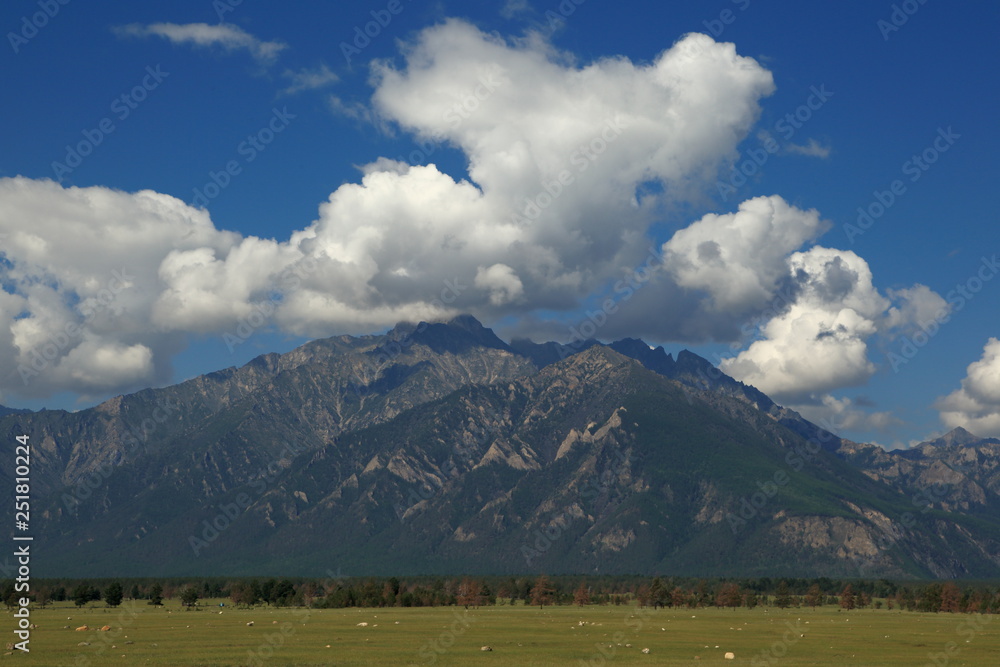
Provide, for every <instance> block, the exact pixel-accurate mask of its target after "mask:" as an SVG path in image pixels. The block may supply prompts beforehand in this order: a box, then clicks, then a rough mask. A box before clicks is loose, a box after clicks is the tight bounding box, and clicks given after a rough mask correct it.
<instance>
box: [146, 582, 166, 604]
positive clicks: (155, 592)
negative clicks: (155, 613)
mask: <svg viewBox="0 0 1000 667" xmlns="http://www.w3.org/2000/svg"><path fill="white" fill-rule="evenodd" d="M146 604H151V605H153V606H155V607H162V606H163V586H162V585H161V584H158V583H157V584H153V587H152V588H150V589H149V602H147V603H146Z"/></svg>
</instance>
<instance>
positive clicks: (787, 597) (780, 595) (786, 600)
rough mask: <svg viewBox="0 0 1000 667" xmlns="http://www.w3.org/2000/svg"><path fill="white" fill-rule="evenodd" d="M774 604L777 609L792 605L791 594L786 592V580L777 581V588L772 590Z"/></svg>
mask: <svg viewBox="0 0 1000 667" xmlns="http://www.w3.org/2000/svg"><path fill="white" fill-rule="evenodd" d="M774 606H775V607H777V608H778V609H786V608H788V607H791V606H792V596H791V594H790V593H789V592H788V582H787V581H785V580H784V579H782V580H781V581H779V582H778V588H777V590H775V592H774Z"/></svg>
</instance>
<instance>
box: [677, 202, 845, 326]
mask: <svg viewBox="0 0 1000 667" xmlns="http://www.w3.org/2000/svg"><path fill="white" fill-rule="evenodd" d="M828 227H829V225H828V224H827V223H824V222H823V221H821V220H820V218H819V213H818V212H816V211H814V210H813V211H802V210H800V209H798V208H795V207H794V206H790V205H788V204H787V203H786V202H785V201H784V200H783V199H782V198H781V197H777V196H772V197H758V198H756V199H751V200H749V201H745V202H743V203H742V204H740V207H739V210H738V211H737V212H735V213H728V214H724V215H715V214H709V215H706V216H704V217H703V218H702V219H701V220H698V221H697V222H695V223H694V224H692V225H690V226H689V227H687V228H686V229H682V230H680V231H678V232H677V233H675V234H674V236H673V238H671V239H670V240H669V241H668V242H667V243H666V244H664V246H663V251H664V255H665V263H666V265H667V266H668V267H669V271H670V272H671V273H672V274H673V276H674V278H675V280H676V282H677V284H678V285H680V286H682V287H687V288H691V289H696V290H702V291H704V292H705V293H706V294H707V295H708V297H709V303H708V304H706V305H707V306H708V307H709V308H711V309H713V310H716V311H725V312H729V313H734V314H736V315H739V314H744V313H750V312H760V311H761V310H762V309H763V308H764V307H766V306H767V305H768V303H769V302H770V301H771V300H773V299H774V296H775V294H776V293H777V292H778V291H779V290H780V289H781V288H782V287H787V286H788V283H789V280H790V275H789V270H788V256H789V255H790V254H791V253H792V252H794V251H796V250H798V249H799V248H801V247H802V246H803V244H805V243H806V242H807V241H813V240H815V239H816V237H818V236H819V235H820V234H822V233H823V232H825V231H826V230H827V229H828Z"/></svg>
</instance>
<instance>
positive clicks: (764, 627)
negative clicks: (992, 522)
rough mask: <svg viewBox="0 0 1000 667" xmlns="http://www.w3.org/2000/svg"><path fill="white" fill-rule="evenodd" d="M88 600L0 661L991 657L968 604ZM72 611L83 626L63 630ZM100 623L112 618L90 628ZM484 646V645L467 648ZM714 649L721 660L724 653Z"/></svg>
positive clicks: (981, 661)
mask: <svg viewBox="0 0 1000 667" xmlns="http://www.w3.org/2000/svg"><path fill="white" fill-rule="evenodd" d="M92 604H94V605H95V606H91V607H87V608H84V609H77V608H76V607H74V606H72V605H67V604H66V603H61V604H59V605H54V606H50V607H48V608H47V609H38V610H34V611H33V612H32V618H31V620H32V622H34V623H35V624H37V625H38V627H37V628H36V629H34V630H32V631H31V632H32V634H31V642H30V644H29V646H30V649H31V652H30V653H29V654H24V653H22V652H20V651H14V652H13V653H12V654H11V653H10V652H9V649H8V650H7V651H4V655H3V656H2V658H0V660H2V662H0V665H3V664H17V665H74V666H81V667H82V666H84V665H95V666H103V665H174V666H177V665H257V664H263V665H274V666H279V665H461V666H463V667H465V666H468V665H491V666H496V665H517V666H524V667H531V666H536V665H537V666H541V665H573V666H582V665H595V666H596V665H623V666H624V665H690V664H720V665H722V664H724V665H776V664H780V665H831V666H833V665H836V666H841V665H877V666H880V667H881V666H887V665H907V666H914V665H916V666H920V665H934V666H935V667H944V666H945V665H947V666H948V667H953V666H956V665H997V664H1000V620H994V617H991V616H980V615H964V614H921V613H912V612H899V611H885V610H881V611H872V610H870V609H869V610H863V611H857V610H856V611H852V612H842V611H838V610H837V609H835V608H833V607H825V608H820V609H818V610H812V609H791V610H784V611H781V610H777V609H770V610H765V609H763V608H757V609H752V610H746V609H737V610H729V609H716V608H707V609H693V610H690V609H660V610H657V611H653V610H641V609H637V608H636V607H624V606H623V607H614V606H609V607H595V606H591V607H583V608H581V607H546V608H545V609H544V610H539V609H538V608H537V607H535V608H529V607H522V606H517V607H509V606H501V607H484V608H481V609H471V610H469V611H465V610H464V609H463V608H461V607H459V608H457V609H456V608H454V607H451V608H441V607H438V608H410V609H403V608H391V609H336V610H307V609H269V608H258V609H253V610H238V609H234V608H231V607H228V606H227V607H225V608H224V609H222V610H221V611H222V612H223V613H221V614H220V613H219V611H220V609H219V607H218V606H214V607H213V606H210V605H211V604H212V602H211V601H208V602H203V603H202V604H203V606H202V607H200V608H199V610H197V611H185V610H183V609H182V608H181V607H180V605H179V603H178V602H177V601H175V600H168V601H167V602H166V603H165V607H163V608H153V607H150V606H148V605H146V604H145V603H144V602H142V601H140V602H139V603H137V604H135V605H134V606H133V605H132V603H131V602H129V601H126V602H125V603H124V604H123V605H122V607H120V608H118V609H107V608H104V607H103V606H96V604H97V603H92ZM216 605H217V602H216ZM249 621H253V623H254V624H253V626H247V623H248V622H249ZM6 622H7V627H8V628H9V630H10V631H9V633H8V634H7V636H8V637H9V639H8V640H7V641H16V637H15V636H14V635H13V632H12V631H13V629H14V628H15V627H16V622H15V619H14V618H13V616H12V615H11V614H10V613H8V614H7V619H6ZM359 623H367V624H368V625H367V626H359V625H358V624H359ZM84 624H86V625H89V626H90V628H91V630H90V631H82V632H78V631H76V630H75V628H76V627H78V626H82V625H84ZM103 625H110V626H112V628H113V629H112V630H111V631H110V632H96V631H95V629H96V628H99V627H101V626H103ZM66 626H69V627H66ZM81 642H88V643H89V645H88V646H80V645H79V644H80V643H81ZM126 642H131V643H126ZM949 642H953V643H952V644H949ZM484 645H489V646H491V647H492V648H493V651H491V652H483V651H481V650H480V647H482V646H484ZM644 648H648V649H649V653H648V654H643V653H642V652H641V651H642V649H644ZM727 652H732V653H733V654H735V659H729V660H727V659H726V658H725V654H726V653H727ZM933 660H936V662H934V661H933Z"/></svg>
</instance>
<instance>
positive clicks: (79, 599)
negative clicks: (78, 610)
mask: <svg viewBox="0 0 1000 667" xmlns="http://www.w3.org/2000/svg"><path fill="white" fill-rule="evenodd" d="M73 602H74V603H76V606H77V607H82V606H83V605H85V604H87V603H88V602H90V586H88V585H87V584H80V585H79V586H77V587H76V588H74V589H73Z"/></svg>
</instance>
